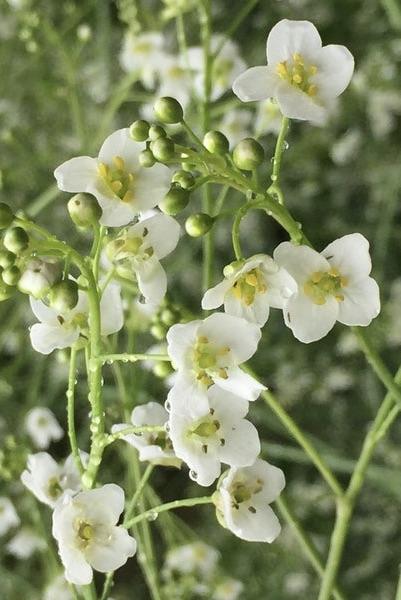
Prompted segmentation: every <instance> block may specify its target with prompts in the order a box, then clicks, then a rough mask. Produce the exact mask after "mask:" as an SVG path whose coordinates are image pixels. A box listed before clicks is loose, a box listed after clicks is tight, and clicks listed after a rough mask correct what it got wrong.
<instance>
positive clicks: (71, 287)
mask: <svg viewBox="0 0 401 600" xmlns="http://www.w3.org/2000/svg"><path fill="white" fill-rule="evenodd" d="M49 301H50V305H51V306H52V308H54V309H55V310H58V311H60V312H61V313H63V312H66V311H68V310H71V309H72V308H74V307H75V306H76V305H77V303H78V284H77V283H76V282H75V281H72V280H71V279H64V280H63V281H60V282H59V283H56V284H55V285H53V287H52V288H51V289H50V293H49Z"/></svg>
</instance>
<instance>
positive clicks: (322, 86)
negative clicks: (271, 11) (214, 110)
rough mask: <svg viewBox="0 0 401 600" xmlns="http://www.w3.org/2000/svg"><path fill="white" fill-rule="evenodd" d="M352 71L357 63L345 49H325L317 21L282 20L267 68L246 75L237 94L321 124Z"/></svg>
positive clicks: (273, 35) (271, 35)
mask: <svg viewBox="0 0 401 600" xmlns="http://www.w3.org/2000/svg"><path fill="white" fill-rule="evenodd" d="M353 71H354V59H353V56H352V54H351V53H350V52H349V50H348V49H347V48H345V46H337V45H333V44H330V45H329V46H323V47H322V40H321V38H320V35H319V33H318V31H317V29H316V27H315V26H314V25H313V24H312V23H310V22H309V21H289V20H288V19H283V20H282V21H280V22H279V23H277V24H276V25H275V26H274V27H273V29H272V30H271V32H270V33H269V37H268V38H267V66H266V67H265V66H261V67H252V68H251V69H248V70H247V71H245V72H244V73H242V75H240V76H239V77H238V78H237V79H236V80H235V81H234V84H233V91H234V93H235V94H236V95H237V96H238V98H239V99H240V100H242V101H243V102H249V101H252V100H266V99H267V98H274V99H276V100H277V102H278V105H279V107H280V110H281V112H282V114H283V115H284V116H286V117H289V118H290V119H301V120H305V121H312V122H313V123H316V124H321V123H324V122H325V120H326V119H327V116H328V112H329V110H330V107H331V105H332V103H333V101H334V100H335V98H337V96H339V95H340V94H342V93H343V91H344V90H345V89H346V88H347V86H348V84H349V82H350V80H351V77H352V73H353Z"/></svg>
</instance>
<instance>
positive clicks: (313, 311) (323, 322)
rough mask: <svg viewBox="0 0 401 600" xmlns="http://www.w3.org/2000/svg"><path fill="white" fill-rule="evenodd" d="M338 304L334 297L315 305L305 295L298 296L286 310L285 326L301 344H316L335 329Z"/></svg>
mask: <svg viewBox="0 0 401 600" xmlns="http://www.w3.org/2000/svg"><path fill="white" fill-rule="evenodd" d="M338 304H339V303H338V301H337V300H336V299H335V298H333V297H329V298H327V300H326V302H325V303H324V304H315V303H314V302H312V301H311V300H309V298H308V297H307V296H305V295H304V294H301V293H299V294H296V295H294V296H292V297H291V298H290V299H289V301H288V303H287V304H286V306H285V308H284V320H285V324H286V325H287V327H289V328H290V329H291V330H292V333H293V334H294V336H295V337H296V338H297V339H298V340H299V341H300V342H304V343H305V344H309V343H310V342H316V341H317V340H320V339H321V338H323V337H324V336H325V335H327V334H328V333H329V331H330V330H331V329H332V328H333V327H334V323H335V322H336V320H337V317H338V311H339V307H338Z"/></svg>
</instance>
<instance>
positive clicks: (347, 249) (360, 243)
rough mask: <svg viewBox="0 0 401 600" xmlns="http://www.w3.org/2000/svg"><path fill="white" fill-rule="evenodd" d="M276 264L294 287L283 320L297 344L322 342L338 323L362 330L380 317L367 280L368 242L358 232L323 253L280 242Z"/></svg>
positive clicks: (375, 292) (373, 285)
mask: <svg viewBox="0 0 401 600" xmlns="http://www.w3.org/2000/svg"><path fill="white" fill-rule="evenodd" d="M274 259H275V260H276V261H277V263H278V264H279V265H281V266H282V267H284V268H285V269H287V271H288V272H289V273H290V274H291V275H292V276H293V277H294V279H295V280H296V282H297V284H298V292H297V293H296V294H294V295H293V296H291V298H289V299H288V301H287V302H286V303H285V307H284V319H285V323H286V325H287V326H288V327H290V329H291V330H292V332H293V334H294V335H295V337H296V338H297V339H298V340H300V341H301V342H305V343H309V342H314V341H316V340H319V339H321V338H322V337H324V336H325V335H326V334H327V333H328V332H329V331H330V330H331V329H332V328H333V326H334V324H335V322H336V321H339V322H340V323H343V324H344V325H359V326H366V325H369V323H370V322H371V321H372V319H374V318H375V317H377V315H378V314H379V312H380V294H379V287H378V285H377V283H376V281H375V280H374V279H372V278H371V277H369V273H370V271H371V268H372V263H371V260H370V255H369V242H368V241H367V240H366V238H364V237H363V236H362V235H361V234H360V233H353V234H350V235H345V236H344V237H342V238H339V239H338V240H335V241H334V242H332V243H331V244H329V245H328V246H327V248H325V249H324V250H323V252H322V253H321V254H319V253H318V252H316V251H315V250H313V249H312V248H310V247H309V246H296V245H294V244H292V243H291V242H283V243H282V244H280V245H279V246H278V247H277V248H276V250H275V252H274Z"/></svg>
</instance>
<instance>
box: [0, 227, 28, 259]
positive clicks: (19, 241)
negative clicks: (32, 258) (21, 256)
mask: <svg viewBox="0 0 401 600" xmlns="http://www.w3.org/2000/svg"><path fill="white" fill-rule="evenodd" d="M3 244H4V247H5V248H7V250H9V251H10V252H14V253H15V254H18V253H19V252H22V250H26V248H28V244H29V237H28V234H27V232H26V231H25V229H22V227H12V228H11V229H7V231H6V233H5V235H4V240H3Z"/></svg>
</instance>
